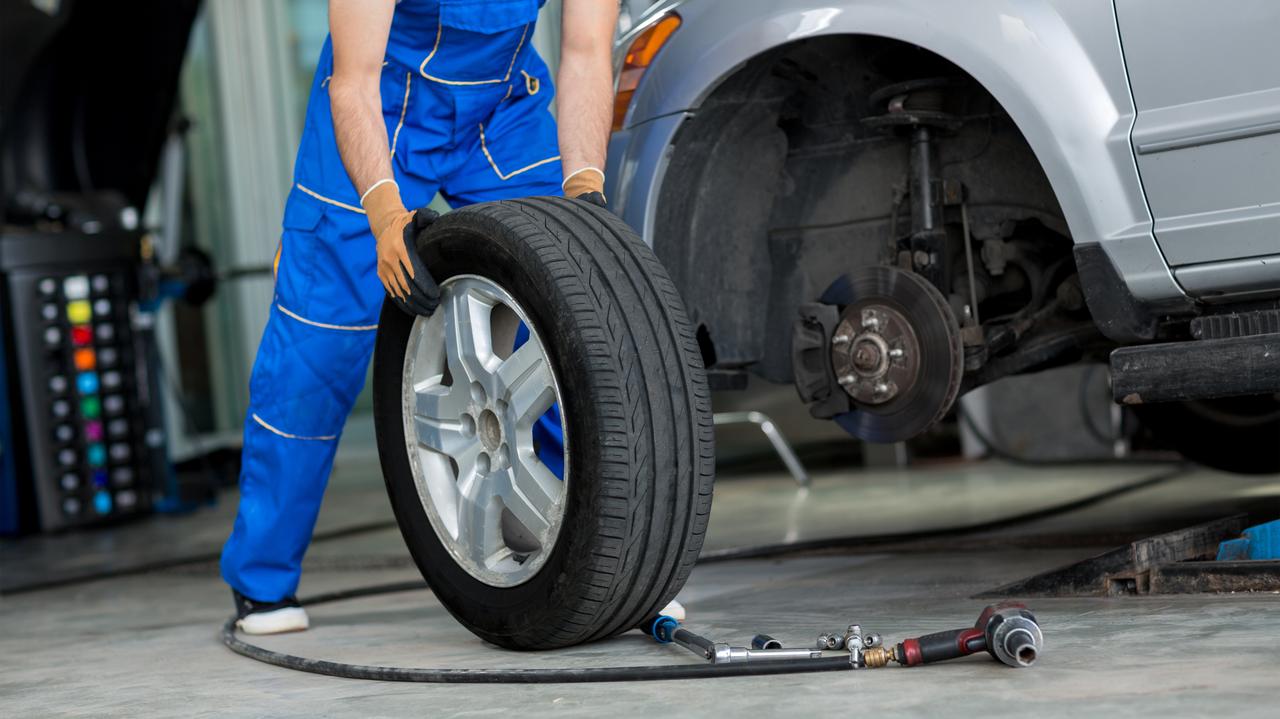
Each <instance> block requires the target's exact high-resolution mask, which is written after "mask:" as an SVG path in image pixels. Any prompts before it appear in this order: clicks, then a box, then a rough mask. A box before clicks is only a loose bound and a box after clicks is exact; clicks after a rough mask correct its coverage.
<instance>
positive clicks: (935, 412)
mask: <svg viewBox="0 0 1280 719" xmlns="http://www.w3.org/2000/svg"><path fill="white" fill-rule="evenodd" d="M822 302H824V303H827V304H832V305H836V306H838V307H839V308H840V322H839V324H837V325H836V329H835V332H834V333H833V335H832V337H831V368H832V370H833V371H834V372H835V379H836V382H837V383H838V385H839V386H840V387H841V388H842V389H843V390H844V391H845V393H846V394H848V395H849V397H850V405H851V406H852V407H853V409H852V411H849V412H845V413H842V414H839V415H836V417H835V421H836V422H837V423H838V424H839V425H840V426H841V427H843V428H844V429H845V431H847V432H849V433H850V434H852V435H853V436H855V437H858V438H860V439H864V440H867V441H869V442H899V441H902V440H905V439H910V438H911V437H914V436H916V435H918V434H920V433H921V432H923V431H924V430H925V429H928V428H929V426H931V425H932V424H933V423H935V422H937V421H938V420H940V419H942V417H943V416H945V415H946V413H947V411H948V410H950V409H951V405H952V404H953V403H954V402H955V400H956V396H957V395H958V394H959V392H960V380H961V378H962V377H963V375H964V348H963V345H962V344H961V341H960V326H959V324H958V323H957V322H956V318H955V315H954V314H953V313H952V311H951V308H950V307H949V306H948V305H947V301H946V299H945V298H944V297H943V296H942V293H941V292H939V291H938V290H937V288H935V287H934V286H933V285H932V284H930V283H929V282H928V281H926V280H925V279H923V278H922V277H920V276H919V275H916V274H913V273H911V272H906V271H903V270H899V269H895V268H892V267H884V266H873V267H863V268H859V269H857V270H855V271H853V272H850V273H849V274H846V275H842V276H841V277H840V278H839V279H837V280H836V281H835V282H834V283H833V284H832V285H831V287H830V288H828V289H827V291H826V293H824V294H823V296H822Z"/></svg>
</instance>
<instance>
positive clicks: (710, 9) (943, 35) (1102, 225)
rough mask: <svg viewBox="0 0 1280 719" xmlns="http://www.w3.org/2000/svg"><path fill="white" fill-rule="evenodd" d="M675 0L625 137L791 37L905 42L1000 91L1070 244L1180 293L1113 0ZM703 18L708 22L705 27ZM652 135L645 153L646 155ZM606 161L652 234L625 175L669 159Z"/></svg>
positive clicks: (1163, 295)
mask: <svg viewBox="0 0 1280 719" xmlns="http://www.w3.org/2000/svg"><path fill="white" fill-rule="evenodd" d="M677 10H678V12H679V13H680V14H681V16H682V17H683V18H684V22H683V26H682V28H681V29H680V30H679V31H677V32H676V33H675V34H674V35H673V37H672V39H671V40H670V41H669V43H668V45H667V46H666V47H664V48H663V51H662V53H661V54H660V55H659V56H658V60H657V61H656V62H655V64H654V66H653V67H651V68H650V69H649V71H648V73H647V74H646V76H645V78H644V81H643V82H642V83H641V86H640V88H639V90H638V92H637V95H636V98H635V100H634V102H633V105H632V107H631V108H630V110H629V113H628V116H627V126H628V128H629V130H628V131H629V132H632V133H633V136H634V134H636V131H637V130H639V129H640V126H642V125H644V124H645V123H647V122H649V121H652V120H655V119H659V118H664V117H672V116H676V115H680V114H688V113H693V114H695V115H696V113H697V112H698V111H699V109H700V108H701V107H702V106H703V103H704V102H705V101H706V100H707V99H708V98H709V97H710V96H711V95H712V94H713V93H714V92H715V91H716V90H717V89H719V88H720V87H721V86H722V85H723V84H724V83H725V82H726V81H727V80H729V79H730V78H731V77H733V76H734V75H735V74H736V73H737V72H738V71H739V70H741V69H742V68H743V67H744V66H746V65H747V64H748V63H749V62H751V61H752V60H753V59H757V58H760V57H761V56H763V55H765V54H767V53H769V52H772V51H774V50H777V49H778V48H781V47H784V46H786V45H788V44H791V43H795V42H799V41H805V40H810V39H814V38H820V37H827V36H852V37H875V38H883V39H887V40H892V41H897V42H901V43H905V44H909V45H914V46H917V47H919V48H922V49H924V50H927V51H929V52H931V53H934V54H936V55H938V56H939V57H941V58H943V59H945V60H947V61H949V62H951V63H953V64H954V65H956V66H957V67H958V68H960V69H961V70H962V71H964V72H965V73H967V74H968V75H969V76H970V77H971V78H972V79H973V80H974V81H975V82H976V83H978V84H979V85H981V86H982V87H983V88H984V89H985V90H986V91H987V92H988V93H990V94H991V96H992V97H994V98H995V99H996V101H997V102H999V103H1000V105H1001V106H1002V107H1003V109H1004V110H1005V112H1007V113H1008V115H1009V117H1010V118H1011V119H1012V121H1013V122H1014V123H1015V124H1016V126H1017V127H1018V129H1019V130H1020V131H1021V132H1022V134H1023V136H1024V138H1025V139H1026V141H1027V144H1028V145H1029V146H1030V148H1031V150H1032V152H1033V154H1034V156H1035V158H1036V159H1037V161H1038V162H1039V164H1040V167H1041V169H1042V171H1043V173H1044V175H1045V177H1046V178H1047V180H1048V182H1049V184H1050V186H1051V187H1052V190H1053V192H1054V194H1055V196H1056V198H1057V200H1058V203H1059V205H1060V207H1061V210H1062V213H1063V216H1064V217H1065V219H1066V221H1067V224H1068V226H1069V227H1070V231H1071V234H1072V237H1073V238H1074V240H1075V242H1076V243H1077V244H1087V243H1100V246H1101V247H1102V248H1103V249H1104V250H1105V251H1106V254H1107V256H1108V257H1109V259H1110V260H1111V262H1112V264H1113V265H1115V267H1116V269H1117V271H1118V274H1119V275H1120V276H1121V277H1122V278H1123V279H1124V281H1125V283H1126V284H1127V285H1128V287H1129V290H1130V293H1131V294H1132V295H1133V296H1135V297H1136V298H1137V299H1138V300H1139V301H1142V302H1150V303H1182V302H1185V296H1184V295H1183V293H1182V290H1181V289H1180V288H1179V287H1178V285H1177V284H1176V282H1175V281H1174V279H1173V277H1172V275H1171V273H1170V272H1169V269H1168V266H1167V264H1166V263H1165V261H1164V258H1163V256H1162V255H1161V254H1160V251H1159V249H1158V246H1157V245H1156V243H1155V239H1154V237H1153V236H1152V234H1151V217H1150V213H1149V211H1148V209H1147V206H1146V201H1145V198H1144V196H1143V193H1142V187H1141V183H1140V179H1139V176H1138V173H1137V168H1136V165H1135V163H1134V159H1133V154H1132V150H1131V147H1130V143H1129V133H1130V129H1131V126H1132V123H1133V116H1134V109H1133V103H1132V99H1131V97H1130V95H1129V88H1128V81H1127V77H1126V74H1125V69H1124V59H1123V56H1122V53H1121V48H1120V43H1119V37H1118V32H1117V29H1116V24H1115V17H1114V9H1113V7H1112V4H1111V3H1110V2H1109V1H1107V0H1089V1H1088V2H1078V1H1068V0H1040V1H1038V2H1027V3H1017V4H1014V3H1010V2H1007V1H1006V0H974V1H973V2H966V3H949V2H936V1H931V0H857V1H855V0H842V1H841V2H832V3H827V4H826V5H824V6H823V7H821V8H807V9H798V8H796V7H794V4H779V3H776V2H771V1H770V0H739V1H737V2H734V3H714V2H705V1H702V0H692V1H691V2H688V3H685V4H682V5H679V6H678V7H677ZM700 28H714V35H713V34H712V32H708V31H704V30H701V29H700ZM658 124H661V123H658ZM669 136H674V133H669ZM653 144H654V143H649V146H648V147H647V148H645V149H644V150H643V151H645V152H648V153H650V154H652V153H653V152H654V148H653V147H652V145H653ZM628 149H629V148H628ZM669 149H670V148H669V147H664V148H663V150H664V151H667V150H669ZM610 164H611V166H618V167H621V166H624V165H625V166H626V167H627V177H626V179H625V180H623V181H622V183H621V184H620V185H619V186H618V187H616V189H615V190H614V191H615V194H617V195H620V196H625V197H626V199H627V201H628V202H629V205H630V206H629V207H627V208H626V211H625V216H626V217H627V219H628V220H629V221H631V222H632V223H633V224H636V225H637V226H639V227H640V229H641V230H642V235H643V236H644V237H645V238H646V240H647V241H649V242H650V243H651V244H652V242H653V239H654V238H653V230H652V228H651V226H650V225H651V223H652V221H653V205H654V202H655V198H654V197H651V196H650V197H647V198H645V201H638V200H639V198H637V197H636V194H635V193H633V192H632V191H631V187H636V186H638V187H637V189H640V188H645V189H641V191H640V192H641V194H647V195H655V194H656V193H657V192H658V191H659V188H660V187H661V186H662V184H663V182H664V181H665V180H666V177H665V176H664V175H665V172H666V169H667V163H666V162H665V161H663V160H662V159H653V160H651V161H644V160H643V159H642V158H633V157H628V158H625V159H621V160H620V164H617V165H615V163H614V162H613V161H612V160H611V163H610ZM646 171H647V172H650V173H652V176H650V177H648V178H646V177H644V172H646Z"/></svg>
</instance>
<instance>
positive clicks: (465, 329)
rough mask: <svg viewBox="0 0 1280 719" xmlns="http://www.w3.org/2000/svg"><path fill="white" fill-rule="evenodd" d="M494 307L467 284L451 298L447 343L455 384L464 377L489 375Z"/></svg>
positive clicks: (479, 377) (474, 378)
mask: <svg viewBox="0 0 1280 719" xmlns="http://www.w3.org/2000/svg"><path fill="white" fill-rule="evenodd" d="M492 309H493V308H492V306H491V305H489V304H487V303H485V302H484V301H483V300H481V299H480V298H479V297H476V296H475V295H474V294H473V293H472V292H470V291H469V290H467V289H466V288H465V287H463V288H460V289H459V290H458V291H457V292H455V293H454V294H453V296H452V297H450V298H449V305H448V308H447V309H446V312H445V323H446V324H445V338H444V344H445V352H446V353H447V356H448V360H449V369H450V370H451V371H452V372H453V383H454V384H455V385H456V384H458V380H459V379H462V378H465V379H466V381H467V382H468V383H469V382H477V381H481V380H483V379H484V378H485V377H487V376H488V375H489V369H488V363H489V361H490V360H491V359H492V358H493V346H492V338H491V336H490V330H489V315H490V312H491V311H492Z"/></svg>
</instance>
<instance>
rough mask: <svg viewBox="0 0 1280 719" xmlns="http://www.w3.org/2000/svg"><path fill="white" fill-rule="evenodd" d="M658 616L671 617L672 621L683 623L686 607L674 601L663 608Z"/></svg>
mask: <svg viewBox="0 0 1280 719" xmlns="http://www.w3.org/2000/svg"><path fill="white" fill-rule="evenodd" d="M658 614H665V615H667V616H668V617H671V618H672V619H674V620H676V621H677V622H683V621H684V605H683V604H681V603H680V602H677V601H676V600H674V599H672V600H671V603H670V604H668V605H667V606H665V607H663V608H662V611H660V612H658Z"/></svg>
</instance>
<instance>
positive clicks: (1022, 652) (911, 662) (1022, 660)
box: [866, 602, 1044, 668]
mask: <svg viewBox="0 0 1280 719" xmlns="http://www.w3.org/2000/svg"><path fill="white" fill-rule="evenodd" d="M1043 648H1044V635H1043V634H1042V633H1041V631H1040V624H1039V623H1037V622H1036V617H1035V615H1034V614H1032V613H1031V611H1030V610H1028V609H1027V607H1026V605H1024V604H1021V603H1018V602H1001V603H1000V604H992V605H991V606H989V607H987V608H986V609H983V610H982V614H980V615H978V621H977V622H975V623H974V625H973V626H972V627H965V628H964V629H950V630H947V631H945V632H935V633H933V634H926V635H924V636H922V637H916V638H913V639H904V640H902V641H901V642H899V643H898V644H897V646H895V647H893V648H892V649H888V648H886V649H883V650H882V651H881V652H878V653H874V652H873V653H872V654H876V656H867V657H866V661H867V665H868V666H874V665H879V666H884V664H887V663H888V662H889V661H890V660H892V661H895V662H897V663H899V664H901V665H902V666H904V667H914V666H919V665H921V664H932V663H934V662H941V661H946V660H948V659H958V658H960V657H965V656H968V655H970V654H977V653H978V652H981V651H984V650H985V651H986V652H987V653H989V654H990V655H991V656H992V657H995V658H996V659H997V660H999V661H1001V662H1003V663H1005V664H1008V665H1009V666H1011V667H1014V668H1018V667H1029V666H1031V665H1032V664H1034V663H1035V661H1036V658H1037V657H1039V656H1040V652H1041V650H1042V649H1043Z"/></svg>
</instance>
